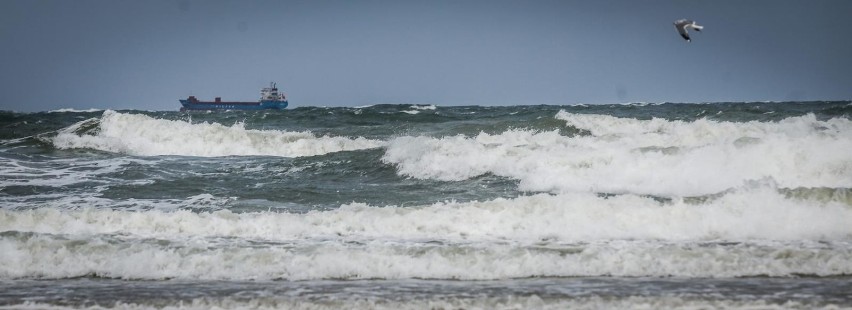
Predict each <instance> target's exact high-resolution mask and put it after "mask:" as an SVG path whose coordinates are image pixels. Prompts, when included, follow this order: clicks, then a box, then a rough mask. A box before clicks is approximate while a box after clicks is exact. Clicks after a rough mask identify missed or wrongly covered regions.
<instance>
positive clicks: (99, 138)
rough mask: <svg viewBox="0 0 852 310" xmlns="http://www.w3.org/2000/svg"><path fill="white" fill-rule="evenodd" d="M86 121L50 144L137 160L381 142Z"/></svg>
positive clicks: (114, 118)
mask: <svg viewBox="0 0 852 310" xmlns="http://www.w3.org/2000/svg"><path fill="white" fill-rule="evenodd" d="M87 122H91V121H83V122H80V123H77V124H74V125H72V126H69V127H67V128H65V129H63V130H60V131H59V133H58V134H57V135H56V136H55V137H54V138H53V139H52V142H53V145H54V146H56V147H57V148H62V149H73V148H91V149H96V150H101V151H107V152H114V153H123V154H129V155H138V156H155V155H183V156H232V155H260V156H282V157H300V156H315V155H322V154H327V153H332V152H340V151H352V150H360V149H368V148H375V147H380V146H382V145H383V142H382V141H377V140H370V139H365V138H363V137H358V138H347V137H329V136H323V137H317V136H315V135H314V134H312V133H309V132H288V131H280V130H253V129H246V128H245V124H243V123H236V124H234V125H232V126H224V125H221V124H217V123H195V124H193V123H190V122H186V121H173V120H163V119H157V118H153V117H150V116H146V115H141V114H130V113H119V112H115V111H111V110H108V111H105V112H104V114H103V116H101V117H100V118H99V119H97V125H98V126H97V129H95V130H81V127H85V125H86V124H85V123H87ZM81 131H82V132H81Z"/></svg>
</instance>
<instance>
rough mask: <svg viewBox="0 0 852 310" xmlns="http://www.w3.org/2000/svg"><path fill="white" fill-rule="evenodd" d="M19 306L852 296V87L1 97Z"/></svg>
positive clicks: (3, 287)
mask: <svg viewBox="0 0 852 310" xmlns="http://www.w3.org/2000/svg"><path fill="white" fill-rule="evenodd" d="M21 308H23V309H65V308H72V309H78V308H83V309H104V308H106V309H111V308H119V309H148V308H155V309H210V308H224V309H234V308H249V309H255V308H258V309H275V308H286V309H326V308H327V309H339V308H376V309H408V308H410V309H424V308H426V309H429V308H432V309H530V308H535V309H541V308H543V309H618V308H628V309H636V308H645V309H660V308H678V309H707V308H727V309H775V308H784V309H787V308H801V309H820V308H823V309H847V308H852V102H849V101H844V102H760V103H742V102H734V103H711V104H675V103H664V104H619V105H574V106H508V107H479V106H462V107H455V106H450V107H444V106H432V105H407V104H403V105H375V106H367V107H354V108H351V107H350V108H344V107H340V108H322V107H300V108H296V109H290V110H285V111H258V112H244V111H222V112H192V113H184V112H174V111H112V110H106V111H99V110H97V111H74V110H60V111H52V112H43V113H13V112H0V309H21Z"/></svg>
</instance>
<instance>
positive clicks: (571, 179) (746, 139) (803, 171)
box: [382, 111, 852, 196]
mask: <svg viewBox="0 0 852 310" xmlns="http://www.w3.org/2000/svg"><path fill="white" fill-rule="evenodd" d="M556 117H557V118H558V119H561V120H564V121H566V123H567V125H570V126H574V127H576V128H579V129H582V130H586V131H588V132H590V133H591V135H581V136H573V137H568V136H562V135H560V134H559V133H558V132H556V131H553V132H535V131H530V130H517V129H514V130H508V131H505V132H503V133H500V134H496V135H491V134H487V133H480V134H479V135H476V136H474V137H466V136H461V135H459V136H453V137H443V138H433V137H423V136H421V137H400V138H396V139H394V140H392V141H390V142H389V145H388V149H387V151H386V153H385V155H384V156H383V158H382V160H383V161H384V162H386V163H389V164H393V165H396V166H397V169H398V172H399V173H400V174H402V175H406V176H410V177H414V178H419V179H437V180H445V181H458V180H464V179H469V178H473V177H476V176H480V175H483V174H487V173H491V174H495V175H499V176H505V177H509V178H513V179H517V180H520V189H522V190H528V191H550V192H565V191H591V192H609V193H637V194H653V195H660V196H698V195H707V194H714V193H718V192H721V191H725V190H729V189H732V188H738V187H740V186H742V185H743V184H744V183H748V182H751V181H754V180H762V179H770V180H773V181H774V182H776V183H777V184H778V185H779V186H781V187H790V188H795V187H834V188H850V187H852V157H850V156H849V154H852V121H849V120H847V119H840V118H835V119H830V120H827V121H819V120H817V119H816V118H815V117H814V116H813V115H806V116H802V117H793V118H788V119H785V120H782V121H780V122H769V123H762V122H747V123H732V122H716V121H711V120H706V119H700V120H696V121H694V122H683V121H668V120H663V119H652V120H636V119H629V118H617V117H612V116H605V115H581V114H570V113H566V112H564V111H563V112H559V113H558V114H557V116H556Z"/></svg>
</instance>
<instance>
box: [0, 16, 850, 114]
mask: <svg viewBox="0 0 852 310" xmlns="http://www.w3.org/2000/svg"><path fill="white" fill-rule="evenodd" d="M850 15H852V1H848V0H837V1H819V0H817V1H784V0H771V1H759V0H758V1H755V0H752V1H718V0H713V1H688V0H676V1H674V0H673V1H634V0H623V1H615V0H613V1H520V0H515V1H499V0H496V1H495V0H487V1H464V0H451V1H426V0H420V1H398V0H397V1H357V0H347V1H325V0H318V1H210V0H204V1H189V0H185V1H136V0H133V1H125V0H103V1H101V0H76V1H62V0H60V1H43V0H2V1H0V94H2V99H0V110H13V111H21V112H30V111H47V110H54V109H59V108H75V109H88V108H110V109H142V110H177V109H178V108H179V106H180V104H179V102H178V99H181V98H186V97H187V96H189V95H195V96H197V97H199V98H200V99H212V98H213V97H216V96H220V97H222V98H223V100H240V101H253V100H257V99H258V98H259V90H260V88H261V87H264V86H266V85H267V84H268V83H269V82H271V81H276V82H278V85H279V88H281V89H283V90H284V91H285V92H286V93H287V94H288V98H289V99H290V105H291V107H299V106H362V105H369V104H378V103H422V104H436V105H525V104H577V103H587V104H595V103H624V102H716V101H765V100H769V101H785V100H849V99H852V77H850V75H852V34H850V31H852V18H850ZM680 18H690V19H693V20H695V21H697V22H698V23H699V24H701V25H703V26H704V27H705V29H704V31H702V32H701V33H695V32H692V38H693V40H692V42H686V41H684V40H683V39H682V38H681V37H680V36H678V34H677V32H676V31H675V29H674V27H673V25H672V22H674V21H675V20H677V19H680Z"/></svg>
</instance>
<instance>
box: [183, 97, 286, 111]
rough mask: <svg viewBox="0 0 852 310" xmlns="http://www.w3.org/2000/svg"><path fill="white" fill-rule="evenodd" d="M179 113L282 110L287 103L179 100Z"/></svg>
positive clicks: (270, 101)
mask: <svg viewBox="0 0 852 310" xmlns="http://www.w3.org/2000/svg"><path fill="white" fill-rule="evenodd" d="M180 104H181V105H182V106H183V107H181V108H180V110H181V111H188V110H283V109H285V108H287V101H286V100H284V101H277V100H264V101H257V102H227V101H198V100H190V99H183V100H180Z"/></svg>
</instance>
